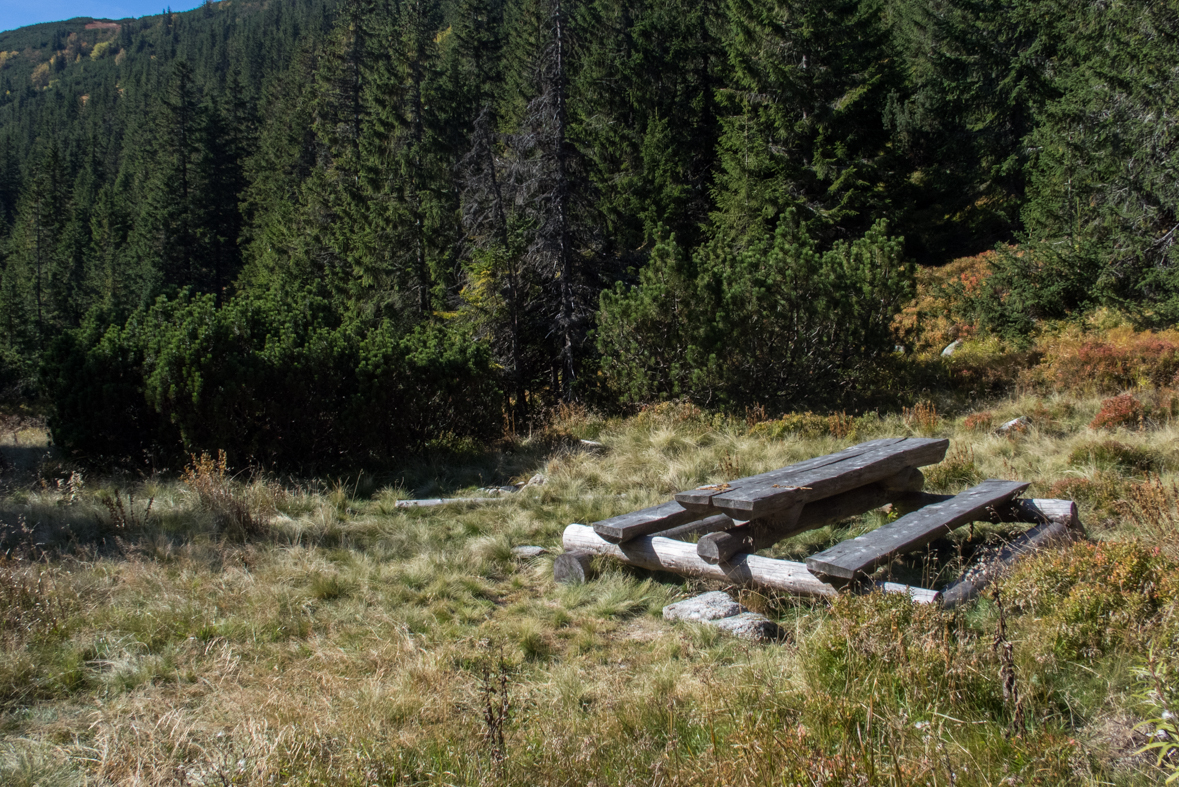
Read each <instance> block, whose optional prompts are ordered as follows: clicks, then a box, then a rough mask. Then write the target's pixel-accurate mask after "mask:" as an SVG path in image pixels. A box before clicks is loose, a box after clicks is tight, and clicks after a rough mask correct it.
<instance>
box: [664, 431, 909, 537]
mask: <svg viewBox="0 0 1179 787" xmlns="http://www.w3.org/2000/svg"><path fill="white" fill-rule="evenodd" d="M904 439H905V438H903V437H886V438H883V439H880V440H869V441H868V442H866V443H860V444H858V445H853V446H851V447H849V448H845V449H843V450H842V451H836V452H835V453H833V454H826V455H824V456H816V457H815V458H814V459H807V460H805V461H802V462H796V463H794V464H792V465H787V466H786V467H782V468H779V469H777V470H771V471H770V472H768V473H759V474H758V475H751V476H747V477H745V478H738V479H737V480H735V481H727V482H725V483H721V484H709V485H707V486H701V487H697V488H696V489H689V490H687V491H684V492H677V493H676V496H675V499H676V501H677V502H678V503H680V504H681V505H682V506H684V507H685V508H691V509H694V510H700V511H705V512H707V513H710V514H712V513H716V511H715V510H713V508H712V498H714V497H716V496H717V495H723V494H725V493H727V492H730V491H733V490H735V489H737V488H739V487H744V486H758V485H763V484H770V485H773V484H779V485H782V484H783V482H786V481H787V480H788V478H789V477H790V476H793V475H798V474H800V473H804V472H807V471H808V470H817V469H818V468H821V467H826V466H827V465H833V464H838V463H840V462H843V461H846V460H847V459H850V458H851V457H854V456H859V455H861V454H865V453H868V452H869V451H872V450H875V449H877V448H883V447H886V446H889V445H894V444H896V443H900V442H901V441H903V440H904ZM745 518H746V519H749V518H750V517H745Z"/></svg>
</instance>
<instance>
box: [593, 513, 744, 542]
mask: <svg viewBox="0 0 1179 787" xmlns="http://www.w3.org/2000/svg"><path fill="white" fill-rule="evenodd" d="M734 524H735V523H734V522H733V520H732V518H730V517H729V516H727V515H725V514H713V515H712V516H709V517H705V518H704V519H698V520H696V521H695V522H689V523H688V524H686V525H680V526H679V527H673V528H671V529H670V530H661V531H659V532H658V533H652V534H651V535H653V536H659V537H660V538H675V539H678V540H680V541H683V540H684V539H685V538H687V537H688V536H694V535H696V534H700V535H707V534H709V533H715V532H717V531H718V530H728V529H730V528H732V527H733V525H734ZM595 532H596V531H595ZM606 540H607V541H609V540H610V539H606Z"/></svg>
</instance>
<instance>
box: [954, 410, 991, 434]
mask: <svg viewBox="0 0 1179 787" xmlns="http://www.w3.org/2000/svg"><path fill="white" fill-rule="evenodd" d="M962 425H963V426H964V427H965V428H966V429H967V430H968V431H971V432H989V431H991V429H993V428H994V427H995V414H994V413H993V412H991V411H990V410H983V411H982V412H980V413H971V414H970V415H968V416H966V420H965V421H963V422H962Z"/></svg>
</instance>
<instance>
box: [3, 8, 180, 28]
mask: <svg viewBox="0 0 1179 787" xmlns="http://www.w3.org/2000/svg"><path fill="white" fill-rule="evenodd" d="M201 2H202V0H172V1H171V2H169V0H0V31H2V30H12V29H14V28H17V27H24V26H25V25H35V24H37V23H38V22H59V21H61V20H63V19H73V18H74V17H75V16H92V17H94V18H95V19H124V18H126V17H129V16H135V17H138V16H151V15H152V14H158V13H160V12H162V11H163V10H164V9H165V8H167V7H169V6H171V8H172V10H173V11H188V10H191V9H193V8H196V7H197V6H199V5H200V4H201Z"/></svg>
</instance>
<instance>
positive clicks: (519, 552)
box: [512, 547, 548, 560]
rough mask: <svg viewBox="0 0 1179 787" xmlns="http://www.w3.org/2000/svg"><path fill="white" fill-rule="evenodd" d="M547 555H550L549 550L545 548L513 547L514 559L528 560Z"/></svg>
mask: <svg viewBox="0 0 1179 787" xmlns="http://www.w3.org/2000/svg"><path fill="white" fill-rule="evenodd" d="M546 554H548V550H547V549H545V548H544V547H512V557H516V558H520V559H522V560H528V559H530V558H534V557H540V556H541V555H546Z"/></svg>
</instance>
